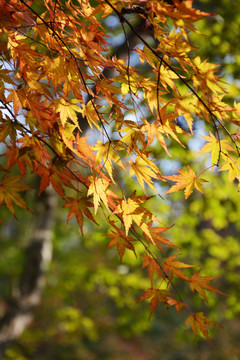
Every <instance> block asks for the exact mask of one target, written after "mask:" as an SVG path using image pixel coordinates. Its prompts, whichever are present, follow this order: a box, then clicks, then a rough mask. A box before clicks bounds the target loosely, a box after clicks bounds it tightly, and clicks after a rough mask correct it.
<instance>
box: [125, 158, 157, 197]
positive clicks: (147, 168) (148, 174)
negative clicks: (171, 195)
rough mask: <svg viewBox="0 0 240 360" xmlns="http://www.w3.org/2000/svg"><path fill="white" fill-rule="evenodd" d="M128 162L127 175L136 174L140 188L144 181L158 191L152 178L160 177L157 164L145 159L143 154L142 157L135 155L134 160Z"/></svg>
mask: <svg viewBox="0 0 240 360" xmlns="http://www.w3.org/2000/svg"><path fill="white" fill-rule="evenodd" d="M129 164H130V171H129V176H132V175H136V176H137V179H138V181H139V184H140V185H141V187H142V189H143V190H144V181H145V182H146V183H147V184H148V186H150V188H151V189H153V190H154V191H155V192H156V193H157V192H158V191H157V189H156V188H155V186H154V185H153V182H152V179H151V178H155V179H162V176H161V174H160V171H159V170H158V168H157V166H156V165H155V164H154V163H153V161H151V160H149V159H147V158H146V157H145V156H144V157H143V158H142V157H140V156H137V158H136V160H135V162H133V161H131V160H130V161H129Z"/></svg>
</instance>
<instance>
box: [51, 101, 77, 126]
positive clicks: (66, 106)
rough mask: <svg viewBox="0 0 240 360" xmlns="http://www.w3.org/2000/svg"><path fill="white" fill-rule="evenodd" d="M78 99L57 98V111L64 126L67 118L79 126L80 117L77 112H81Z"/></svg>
mask: <svg viewBox="0 0 240 360" xmlns="http://www.w3.org/2000/svg"><path fill="white" fill-rule="evenodd" d="M78 102H79V100H77V99H71V100H68V101H67V100H65V99H63V98H61V99H57V106H56V111H57V112H59V114H60V119H61V123H62V126H65V124H66V121H67V119H68V118H69V119H71V120H72V121H73V122H74V124H75V125H76V126H78V118H77V114H76V112H81V109H80V108H79V106H78V105H76V104H77V103H78Z"/></svg>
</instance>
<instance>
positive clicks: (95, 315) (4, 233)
mask: <svg viewBox="0 0 240 360" xmlns="http://www.w3.org/2000/svg"><path fill="white" fill-rule="evenodd" d="M195 7H197V8H200V9H202V10H204V11H207V12H212V13H215V15H213V16H211V17H209V18H208V19H207V20H204V21H200V22H198V28H199V29H200V31H201V32H202V33H203V34H205V35H207V36H208V38H202V37H200V36H199V35H196V34H193V35H191V40H192V43H193V44H194V45H196V46H198V47H199V51H200V53H201V56H202V57H203V58H209V60H210V61H212V62H215V63H219V64H220V65H221V73H222V74H223V76H224V79H226V80H227V81H230V86H229V88H228V91H230V94H231V96H229V97H228V100H229V101H232V100H233V99H236V100H238V99H239V96H240V82H239V80H238V78H239V75H240V53H239V40H240V3H239V1H238V0H232V1H231V0H222V1H221V2H219V1H218V0H211V1H210V0H201V1H195ZM112 21H113V19H112ZM112 24H113V23H112ZM116 26H117V25H116V24H115V25H114V24H113V26H112V27H111V26H109V29H110V30H109V31H112V32H113V33H114V32H116V33H117V34H118V33H119V34H120V30H119V28H118V27H117V28H116ZM119 37H120V35H119ZM121 41H123V40H121V39H119V43H120V44H121ZM207 130H208V129H206V128H205V125H204V124H203V122H201V121H198V122H197V123H196V126H195V130H194V131H195V135H196V136H195V140H193V139H191V140H190V141H189V140H188V139H185V138H184V136H183V138H182V139H181V140H182V141H183V142H185V144H186V146H187V147H189V148H190V149H193V150H195V152H190V151H189V152H186V149H183V148H181V147H180V146H178V145H177V144H175V145H174V144H171V154H172V160H169V158H167V157H166V154H165V153H164V152H163V151H162V149H160V148H159V147H157V146H153V147H152V150H153V152H154V156H155V158H157V159H160V160H159V166H160V168H161V169H162V171H163V172H164V173H165V174H167V173H169V174H172V173H173V171H174V170H173V167H177V168H180V167H182V166H184V165H185V163H187V162H188V163H190V162H191V164H190V165H191V167H192V168H193V169H194V170H196V171H197V173H200V172H201V171H203V170H204V169H205V168H206V167H207V166H209V165H210V159H209V158H208V156H207V155H206V154H204V155H200V154H199V153H198V150H199V149H200V148H201V145H202V144H203V139H202V138H201V137H200V134H201V135H206V134H207ZM118 176H119V178H120V179H121V177H122V176H123V175H122V174H120V173H119V175H118ZM203 177H204V175H203ZM205 178H206V179H207V180H210V179H211V180H212V181H211V182H209V183H207V184H206V185H205V191H204V195H201V194H200V193H196V192H194V193H193V195H192V196H191V197H190V198H189V199H188V200H187V201H186V200H184V198H183V192H180V193H176V194H169V195H165V196H164V201H163V200H162V199H160V198H157V197H154V198H152V199H151V200H150V201H149V206H151V208H155V213H158V214H159V218H160V219H161V220H163V221H164V222H165V223H166V224H167V225H173V224H175V225H174V227H173V228H172V229H171V230H170V231H169V232H168V238H169V240H171V241H173V242H174V243H175V244H176V245H178V246H180V247H181V249H182V251H181V253H182V257H181V260H182V261H187V262H189V263H192V264H197V265H199V266H200V267H199V268H201V269H202V270H201V271H202V275H208V276H220V278H219V279H217V280H215V282H214V286H216V287H218V288H219V289H220V290H221V291H223V292H226V293H227V294H229V296H228V297H223V296H221V295H216V294H214V293H212V294H209V305H210V309H208V308H207V307H206V310H207V311H208V312H209V311H210V317H211V319H212V320H213V321H216V322H218V323H220V324H221V325H222V326H224V328H223V329H218V328H217V329H216V330H215V332H214V334H213V339H212V342H213V346H210V345H209V344H208V343H207V342H206V341H205V340H201V339H200V340H198V341H193V336H192V333H191V332H190V331H188V330H186V327H184V326H183V325H181V324H183V318H184V317H185V316H186V314H184V311H183V314H182V315H181V316H180V317H179V316H177V314H176V313H175V312H174V311H171V309H170V310H169V311H166V310H164V309H163V308H161V306H159V308H158V310H157V311H156V314H154V316H152V318H151V319H149V305H148V304H147V303H146V302H141V303H138V304H136V301H137V299H138V298H139V296H141V294H142V292H141V290H142V289H145V288H148V287H149V283H148V280H147V276H146V273H145V270H142V269H141V261H140V255H141V247H140V246H139V248H138V247H137V250H138V257H137V258H136V257H135V256H134V254H133V253H131V252H130V251H126V254H125V255H124V257H123V262H122V263H120V260H119V257H118V255H117V251H116V249H115V248H113V249H110V250H107V249H106V248H107V245H108V242H109V239H108V238H106V236H103V234H106V233H108V232H109V229H108V228H107V224H106V222H105V217H104V216H106V215H104V214H103V213H102V214H99V216H98V218H97V222H98V224H100V225H98V226H96V225H95V224H93V223H90V222H86V225H85V227H84V236H82V235H81V233H80V231H79V229H78V226H77V224H76V223H75V222H74V221H73V220H72V221H71V222H70V223H69V224H66V217H67V210H66V209H62V207H61V204H59V209H58V212H57V214H56V224H55V231H54V238H53V247H54V252H53V260H52V263H51V266H50V269H49V272H48V276H47V286H46V288H45V290H44V293H43V296H42V302H41V305H40V306H39V307H38V308H37V311H36V313H35V318H34V321H33V322H32V324H31V326H30V328H28V329H27V330H26V331H25V332H24V333H23V335H22V336H21V337H20V338H19V339H18V341H17V343H16V344H15V345H14V346H12V347H11V348H9V349H8V350H7V352H6V355H5V358H4V359H5V360H10V359H12V360H13V359H14V360H40V359H41V360H42V359H45V360H52V359H58V360H82V359H83V360H84V359H86V360H88V359H89V360H97V359H104V360H110V359H111V360H120V359H121V360H122V359H124V360H133V359H136V358H138V359H139V360H141V359H143V360H159V359H161V360H193V359H196V356H197V359H199V360H208V359H209V360H210V359H211V360H215V359H216V360H238V359H240V345H239V328H240V302H239V294H240V282H239V273H240V241H239V239H240V236H239V235H240V201H239V193H238V192H237V188H235V187H234V186H233V187H231V188H230V187H229V185H228V179H227V177H226V175H225V173H224V172H218V171H217V170H214V171H213V172H212V173H210V174H208V175H207V176H206V177H205ZM32 181H33V182H34V181H35V180H32ZM121 181H122V182H123V183H124V186H125V188H128V189H129V191H130V192H131V191H133V190H135V189H136V186H137V185H136V182H135V179H134V178H131V179H128V180H127V179H125V178H122V179H121ZM167 189H168V187H167V185H166V189H161V192H162V191H164V190H165V191H166V190H167ZM139 192H140V190H139ZM26 196H27V199H26V201H27V203H28V204H29V207H31V209H34V208H35V207H36V206H37V202H38V196H37V194H36V193H35V192H34V190H32V191H29V192H28V193H27V194H26ZM0 215H1V221H3V222H4V223H5V224H6V226H1V240H0V241H1V262H0V294H1V298H0V313H1V312H3V311H4V310H5V308H6V307H7V306H8V304H9V301H11V298H12V294H14V290H15V288H16V286H17V283H18V278H19V274H20V273H21V269H22V266H23V249H24V248H25V247H26V244H27V242H28V239H29V234H30V233H31V231H33V229H34V222H33V217H32V215H31V214H28V213H26V212H24V211H22V210H21V209H20V210H19V211H18V213H17V216H18V221H17V220H16V219H12V218H11V217H10V215H9V213H8V211H7V210H6V209H5V208H4V207H3V206H2V207H1V208H0ZM171 254H173V253H171ZM176 287H177V289H178V291H179V292H180V293H181V295H182V296H183V298H184V299H185V300H186V301H188V302H189V303H190V304H191V305H192V306H193V308H195V309H196V310H198V311H202V310H205V305H204V302H202V301H201V299H199V297H198V296H194V294H192V293H190V292H189V289H187V288H182V284H180V283H179V284H178V283H176ZM182 317H183V318H182ZM196 354H197V355H196Z"/></svg>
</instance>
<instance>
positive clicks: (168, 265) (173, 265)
mask: <svg viewBox="0 0 240 360" xmlns="http://www.w3.org/2000/svg"><path fill="white" fill-rule="evenodd" d="M177 256H178V255H173V256H170V257H167V258H166V259H165V261H164V263H163V269H164V272H165V274H168V273H169V272H170V274H171V277H170V279H171V278H172V277H173V274H175V275H176V276H177V277H179V278H181V279H183V280H187V281H189V277H188V276H186V275H185V274H184V273H183V272H182V271H181V270H179V269H181V268H182V269H183V268H190V267H195V266H196V265H189V264H185V263H183V262H181V261H178V260H177V261H176V260H175V259H176V258H177Z"/></svg>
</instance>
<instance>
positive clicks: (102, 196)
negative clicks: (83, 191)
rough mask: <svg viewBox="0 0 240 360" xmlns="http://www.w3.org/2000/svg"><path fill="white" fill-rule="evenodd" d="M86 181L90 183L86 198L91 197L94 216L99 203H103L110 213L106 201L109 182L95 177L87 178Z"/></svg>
mask: <svg viewBox="0 0 240 360" xmlns="http://www.w3.org/2000/svg"><path fill="white" fill-rule="evenodd" d="M88 180H89V181H90V182H91V184H90V186H89V189H88V193H87V196H90V195H93V204H94V210H95V214H96V213H97V209H98V207H99V204H100V202H101V201H102V202H103V203H104V205H105V206H106V208H107V209H108V211H110V210H109V207H108V199H107V194H106V193H107V188H108V186H109V183H110V180H109V179H104V178H98V177H97V176H96V175H91V176H89V177H88Z"/></svg>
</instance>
